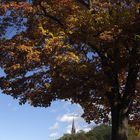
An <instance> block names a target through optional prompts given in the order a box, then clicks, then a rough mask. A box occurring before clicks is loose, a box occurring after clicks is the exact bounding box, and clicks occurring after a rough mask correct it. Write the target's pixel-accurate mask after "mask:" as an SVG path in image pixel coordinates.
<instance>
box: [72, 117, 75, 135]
mask: <svg viewBox="0 0 140 140" xmlns="http://www.w3.org/2000/svg"><path fill="white" fill-rule="evenodd" d="M75 133H76V129H75V124H74V118H73V121H72V129H71V134H75Z"/></svg>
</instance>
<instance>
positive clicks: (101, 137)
mask: <svg viewBox="0 0 140 140" xmlns="http://www.w3.org/2000/svg"><path fill="white" fill-rule="evenodd" d="M128 135H129V136H128V140H140V131H138V130H135V129H134V128H132V127H129V134H128ZM110 139H111V127H110V126H108V125H100V126H97V127H95V128H93V129H92V130H90V131H89V132H87V133H85V132H84V131H80V132H78V133H77V134H75V135H71V134H64V136H63V137H61V138H60V139H59V140H110Z"/></svg>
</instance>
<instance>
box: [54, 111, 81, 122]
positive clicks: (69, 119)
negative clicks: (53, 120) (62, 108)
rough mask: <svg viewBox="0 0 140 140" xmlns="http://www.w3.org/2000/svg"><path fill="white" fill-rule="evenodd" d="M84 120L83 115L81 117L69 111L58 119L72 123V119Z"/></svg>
mask: <svg viewBox="0 0 140 140" xmlns="http://www.w3.org/2000/svg"><path fill="white" fill-rule="evenodd" d="M73 119H74V120H75V121H76V120H78V121H79V120H82V118H81V117H79V116H78V115H77V114H73V113H71V114H70V113H67V114H64V115H63V116H61V117H58V118H57V120H58V121H60V122H67V123H71V122H72V120H73Z"/></svg>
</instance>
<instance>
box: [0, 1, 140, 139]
mask: <svg viewBox="0 0 140 140" xmlns="http://www.w3.org/2000/svg"><path fill="white" fill-rule="evenodd" d="M139 25H140V14H139V2H138V1H134V0H123V1H121V0H96V1H95V0H32V1H29V0H28V1H27V0H17V1H14V0H11V1H8V0H1V6H0V36H1V40H0V66H1V68H2V69H3V70H4V72H5V76H3V77H1V80H0V86H1V89H2V90H3V93H5V94H8V95H12V96H13V97H14V98H18V99H19V100H20V103H21V104H24V103H26V102H28V103H30V104H31V105H33V106H40V107H48V106H50V104H51V102H52V101H54V100H57V99H65V100H70V101H71V102H75V103H78V104H80V105H81V106H82V108H83V109H84V114H83V117H84V118H85V119H86V120H87V121H90V120H94V121H97V122H107V121H109V113H110V112H111V116H112V140H127V135H128V134H127V126H128V121H129V122H131V123H135V125H136V124H138V123H139V120H140V106H139V105H140V85H139V84H140V73H139V70H140V26H139ZM138 126H139V124H138Z"/></svg>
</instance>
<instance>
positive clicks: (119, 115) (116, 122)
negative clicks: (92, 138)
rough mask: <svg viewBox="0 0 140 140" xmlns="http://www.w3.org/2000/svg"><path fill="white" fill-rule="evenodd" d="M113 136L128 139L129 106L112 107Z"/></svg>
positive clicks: (122, 139) (113, 138)
mask: <svg viewBox="0 0 140 140" xmlns="http://www.w3.org/2000/svg"><path fill="white" fill-rule="evenodd" d="M111 116H112V136H111V140H127V139H128V114H127V108H125V109H120V108H119V107H112V109H111Z"/></svg>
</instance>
